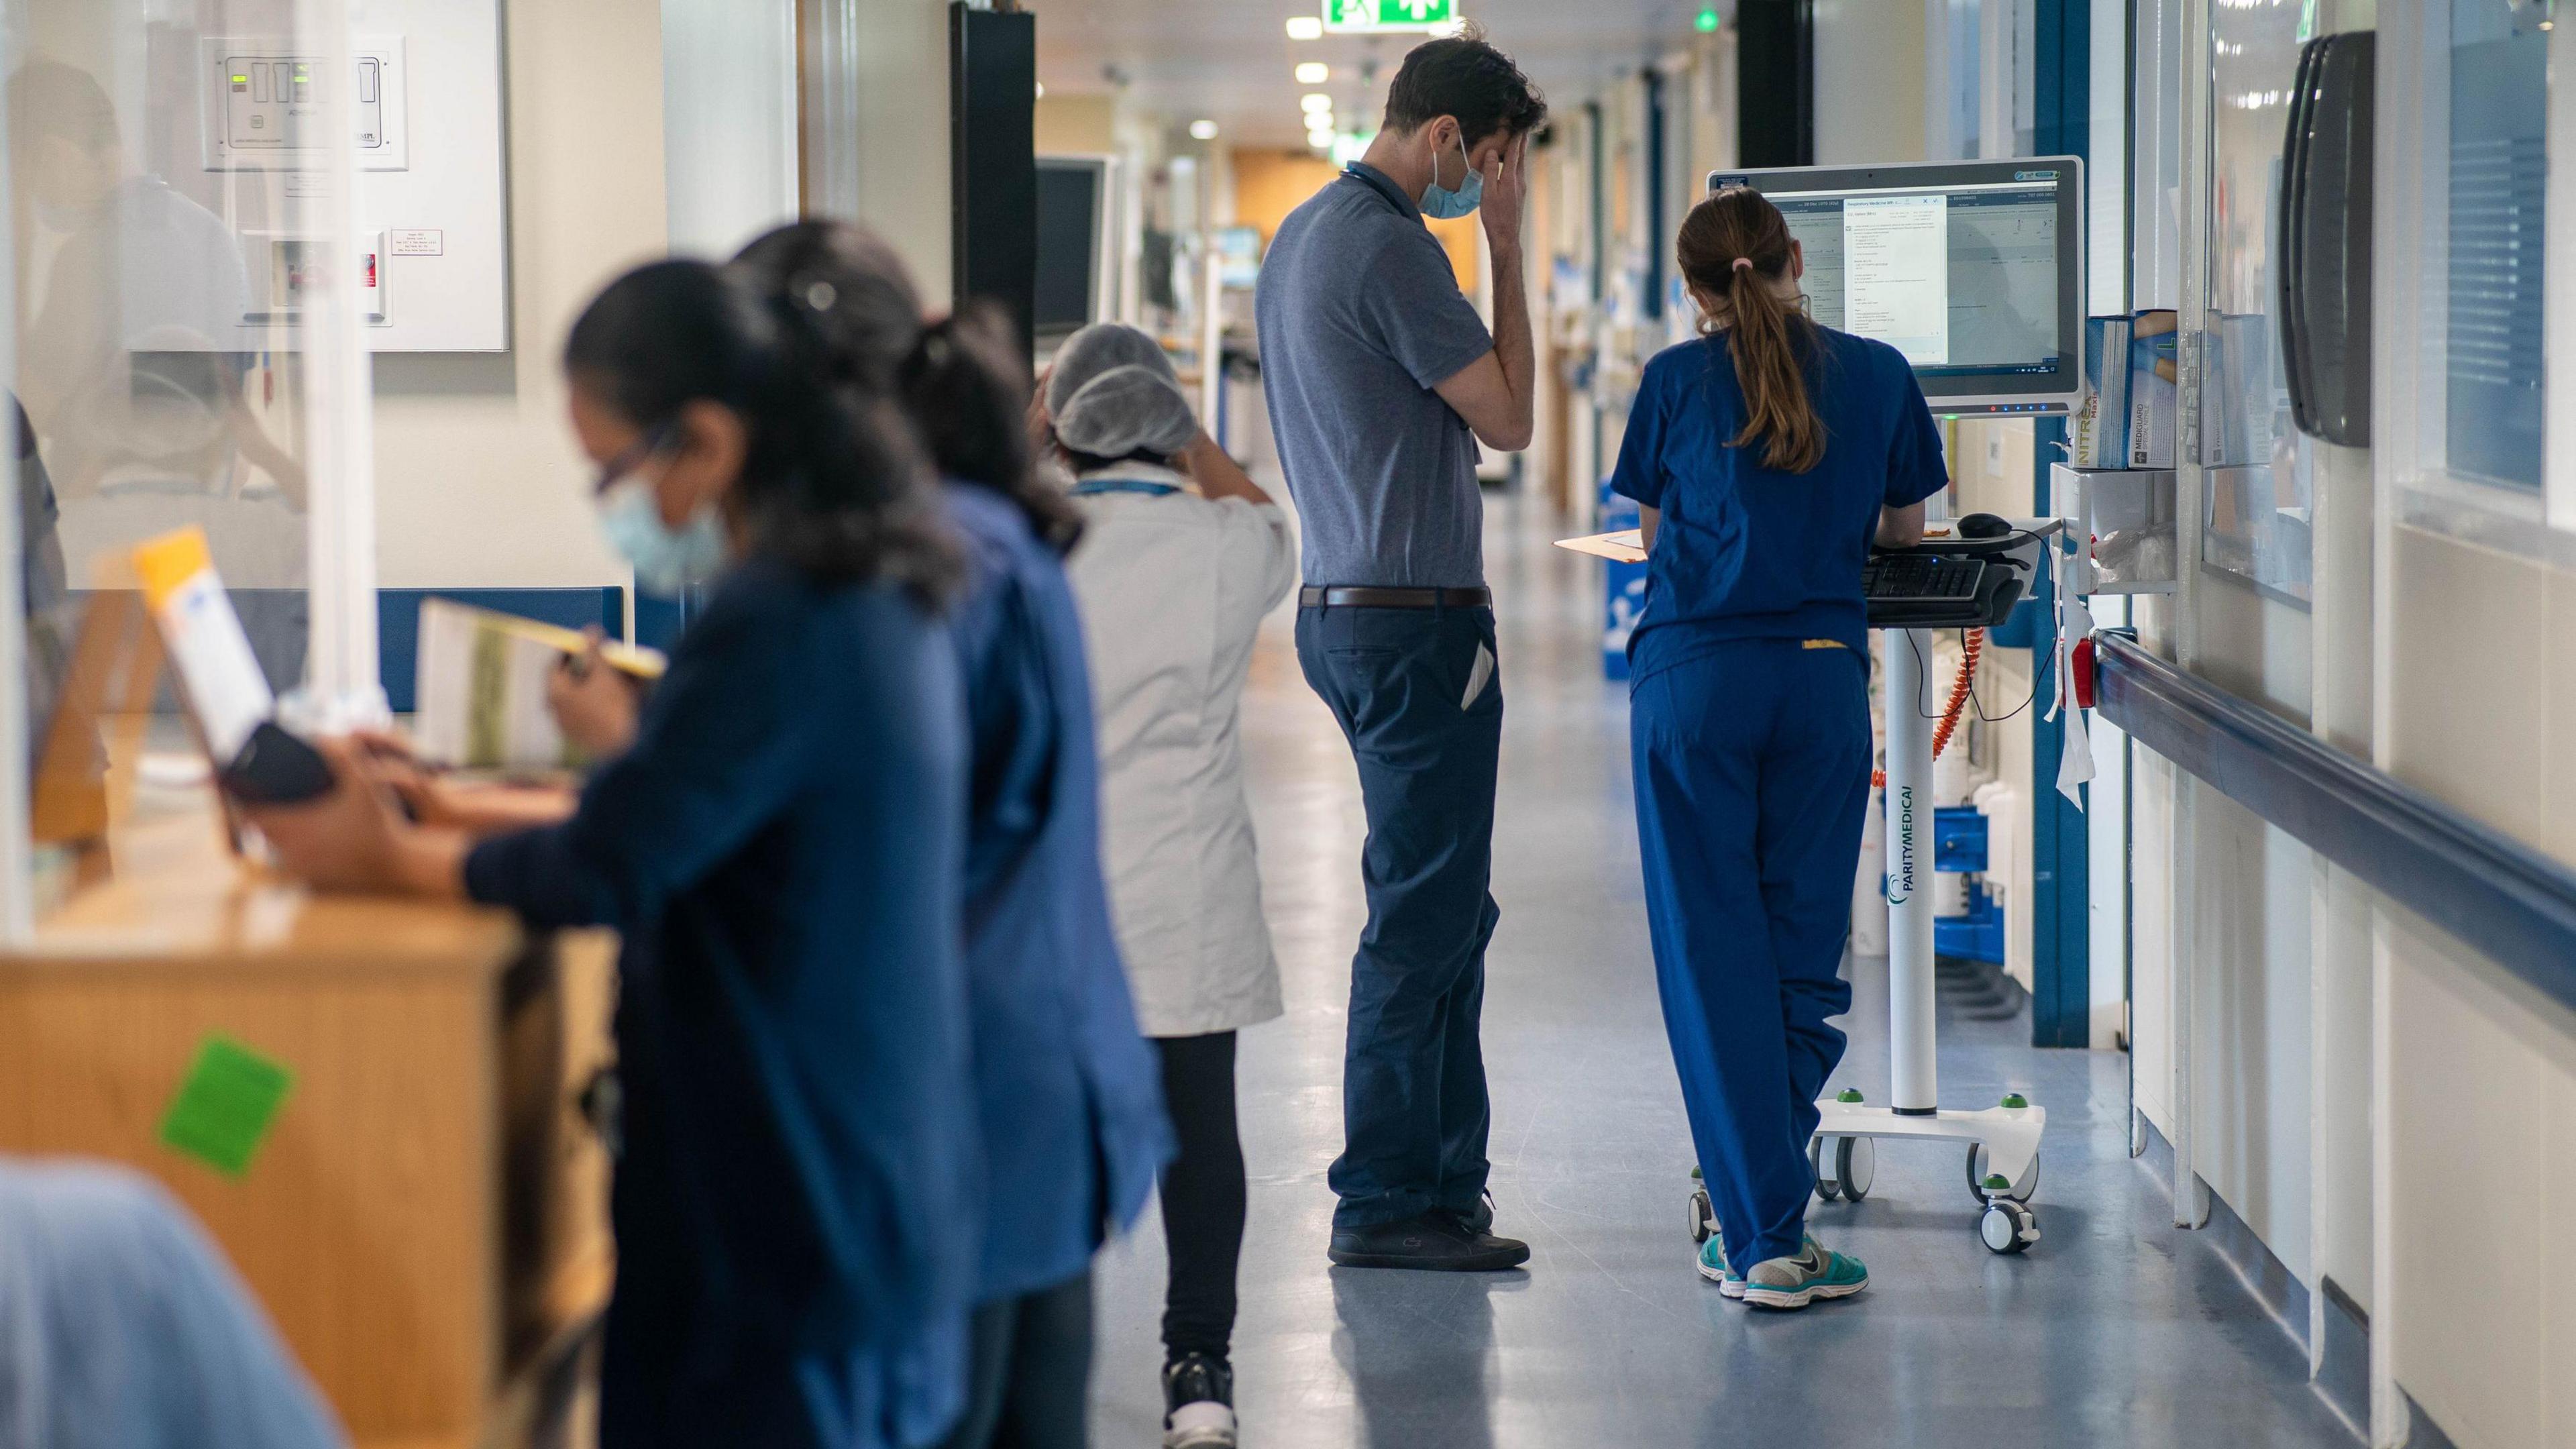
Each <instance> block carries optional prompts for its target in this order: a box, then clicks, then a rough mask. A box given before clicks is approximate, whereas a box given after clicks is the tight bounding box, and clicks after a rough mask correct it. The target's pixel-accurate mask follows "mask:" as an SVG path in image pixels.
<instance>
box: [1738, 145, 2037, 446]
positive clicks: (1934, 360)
mask: <svg viewBox="0 0 2576 1449" xmlns="http://www.w3.org/2000/svg"><path fill="white" fill-rule="evenodd" d="M1729 186H1751V187H1752V188H1754V189H1755V190H1757V191H1760V192H1761V193H1762V194H1763V195H1764V196H1766V197H1768V198H1769V199H1770V200H1771V202H1772V204H1773V205H1775V206H1777V207H1779V208H1780V213H1781V215H1782V217H1783V218H1785V219H1786V220H1787V221H1788V223H1789V232H1790V235H1791V236H1793V237H1795V238H1796V239H1797V241H1798V243H1799V248H1800V250H1801V251H1802V252H1803V253H1804V255H1805V258H1806V268H1807V269H1806V276H1805V279H1804V281H1803V283H1802V286H1803V289H1804V290H1805V292H1806V295H1807V311H1808V315H1810V316H1812V317H1814V318H1815V319H1816V320H1817V321H1818V322H1821V323H1823V324H1824V325H1826V326H1828V327H1833V328H1837V329H1839V330H1841V331H1844V332H1851V333H1856V334H1858V335H1860V336H1863V337H1872V338H1876V339H1877V340H1879V341H1881V342H1884V343H1886V344H1888V345H1889V346H1891V347H1894V348H1895V349H1896V350H1897V351H1899V352H1901V353H1903V354H1904V355H1905V358H1906V360H1907V361H1908V362H1911V363H1912V364H1914V374H1915V377H1916V378H1917V379H1918V380H1919V381H1921V383H1922V384H1923V393H1924V397H1925V398H1926V400H1928V401H1929V402H1930V403H1931V404H1932V407H1933V409H1934V410H1935V411H1937V412H2056V411H2063V410H2065V409H2067V408H2069V407H2071V406H2073V405H2074V404H2075V403H2076V402H2077V401H2078V400H2079V399H2080V394H2081V391H2082V384H2081V379H2080V377H2079V375H2078V371H2079V367H2080V355H2081V347H2082V339H2083V326H2084V318H2083V308H2082V301H2081V299H2082V297H2083V295H2084V293H2083V280H2084V279H2083V256H2084V252H2083V236H2082V232H2083V214H2082V209H2081V208H2082V206H2083V198H2084V184H2083V170H2082V162H2080V161H2079V160H2077V159H2076V158H2073V157H2039V158H2029V157H2024V158H2016V159H2011V160H2005V161H1971V162H1942V163H1933V164H1928V165H1908V166H1875V167H1823V166H1817V167H1799V168H1794V169H1785V168H1784V169H1780V170H1771V171H1723V172H1713V173H1711V174H1710V176H1709V188H1710V190H1711V191H1712V192H1714V191H1717V190H1720V189H1723V188H1725V187H1729Z"/></svg>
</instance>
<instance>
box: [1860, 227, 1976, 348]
mask: <svg viewBox="0 0 2576 1449" xmlns="http://www.w3.org/2000/svg"><path fill="white" fill-rule="evenodd" d="M1843 328H1844V330H1845V331H1848V332H1857V333H1859V334H1860V335H1861V336H1863V337H1875V338H1877V339H1878V340H1879V341H1881V342H1884V343H1886V344H1887V345H1888V346H1890V347H1893V348H1895V349H1896V350H1897V351H1899V352H1902V353H1904V354H1905V360H1906V361H1907V362H1910V363H1912V364H1914V365H1915V366H1917V367H1925V366H1938V365H1940V364H1942V363H1946V362H1948V361H1949V360H1950V199H1949V198H1948V197H1946V196H1942V195H1939V194H1937V193H1935V194H1933V195H1929V196H1855V197H1852V198H1850V199H1849V200H1847V201H1845V202H1844V203H1843Z"/></svg>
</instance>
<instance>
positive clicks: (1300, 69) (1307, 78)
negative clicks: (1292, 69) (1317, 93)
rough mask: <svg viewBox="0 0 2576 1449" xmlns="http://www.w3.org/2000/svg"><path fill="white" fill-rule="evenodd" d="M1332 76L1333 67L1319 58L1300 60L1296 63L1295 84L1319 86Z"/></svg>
mask: <svg viewBox="0 0 2576 1449" xmlns="http://www.w3.org/2000/svg"><path fill="white" fill-rule="evenodd" d="M1332 78H1333V68H1332V67H1331V66H1329V65H1326V64H1324V63H1323V62H1322V61H1320V60H1308V61H1300V62H1299V63H1298V65H1297V84H1299V85H1301V86H1319V85H1322V84H1323V83H1324V82H1326V81H1328V80H1331V79H1332Z"/></svg>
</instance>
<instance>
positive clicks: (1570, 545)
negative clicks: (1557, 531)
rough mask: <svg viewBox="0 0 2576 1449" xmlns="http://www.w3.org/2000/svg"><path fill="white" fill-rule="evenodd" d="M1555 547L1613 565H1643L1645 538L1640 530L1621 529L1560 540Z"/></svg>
mask: <svg viewBox="0 0 2576 1449" xmlns="http://www.w3.org/2000/svg"><path fill="white" fill-rule="evenodd" d="M1556 546H1557V547H1558V548H1561V549H1566V550H1569V551H1571V552H1574V553H1588V554H1590V555H1592V556H1593V557H1594V558H1606V559H1609V560H1610V561H1612V562H1613V563H1644V562H1645V561H1646V538H1645V533H1644V531H1643V530H1641V529H1634V528H1627V529H1621V530H1620V531H1619V532H1617V533H1593V534H1586V535H1585V536H1583V537H1581V538H1560V539H1558V540H1557V541H1556Z"/></svg>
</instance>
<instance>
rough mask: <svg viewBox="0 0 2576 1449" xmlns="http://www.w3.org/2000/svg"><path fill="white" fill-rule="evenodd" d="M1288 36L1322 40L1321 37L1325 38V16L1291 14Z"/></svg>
mask: <svg viewBox="0 0 2576 1449" xmlns="http://www.w3.org/2000/svg"><path fill="white" fill-rule="evenodd" d="M1288 38H1289V39H1290V40H1321V39H1323V38H1324V18H1323V17H1322V16H1320V15H1291V16H1289V17H1288Z"/></svg>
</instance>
